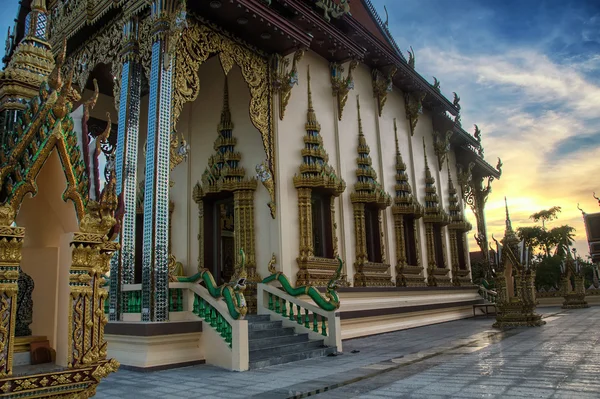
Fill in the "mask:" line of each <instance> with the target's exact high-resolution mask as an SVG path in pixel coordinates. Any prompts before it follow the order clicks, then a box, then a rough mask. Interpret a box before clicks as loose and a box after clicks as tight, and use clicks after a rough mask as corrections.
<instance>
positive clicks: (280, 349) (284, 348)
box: [249, 339, 324, 362]
mask: <svg viewBox="0 0 600 399" xmlns="http://www.w3.org/2000/svg"><path fill="white" fill-rule="evenodd" d="M323 346H324V345H323V340H322V339H319V340H314V341H307V342H306V341H305V342H297V343H291V344H285V345H279V342H277V340H273V346H271V347H269V348H265V349H257V350H252V351H250V353H249V355H250V361H251V362H252V361H254V360H259V359H266V358H271V357H280V356H285V355H287V354H289V353H297V352H304V351H310V350H312V349H317V348H320V347H323Z"/></svg>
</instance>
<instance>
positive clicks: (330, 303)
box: [262, 254, 344, 312]
mask: <svg viewBox="0 0 600 399" xmlns="http://www.w3.org/2000/svg"><path fill="white" fill-rule="evenodd" d="M337 260H338V263H339V265H338V268H337V269H336V271H335V274H334V275H333V277H332V278H331V280H329V282H328V283H327V291H326V292H325V297H323V295H321V293H320V292H319V291H318V290H317V289H316V288H315V287H313V286H312V285H303V286H300V287H292V284H291V283H290V280H289V279H288V278H287V277H286V276H285V274H283V273H282V272H278V271H277V270H276V269H275V262H276V261H275V254H273V256H272V257H271V260H270V261H269V273H271V275H270V276H268V277H267V278H265V279H264V280H263V281H262V282H263V284H268V283H270V282H272V281H278V282H279V283H280V284H281V286H282V287H283V289H284V290H285V292H286V293H287V294H288V295H291V296H294V297H297V296H300V295H308V296H309V297H310V298H311V299H312V300H313V301H314V302H315V303H316V304H317V305H318V306H319V307H320V308H321V309H323V310H325V311H327V312H331V311H333V310H336V309H339V308H340V299H339V297H338V294H337V292H336V291H337V288H338V286H337V283H338V280H339V279H340V277H341V275H342V267H343V265H344V263H343V262H342V260H341V259H340V257H339V256H338V257H337Z"/></svg>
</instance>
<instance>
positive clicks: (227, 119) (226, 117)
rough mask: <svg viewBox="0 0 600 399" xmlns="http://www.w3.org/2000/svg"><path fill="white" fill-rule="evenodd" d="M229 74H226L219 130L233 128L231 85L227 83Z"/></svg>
mask: <svg viewBox="0 0 600 399" xmlns="http://www.w3.org/2000/svg"><path fill="white" fill-rule="evenodd" d="M227 83H228V82H227V75H225V83H224V85H225V87H224V88H223V108H222V109H221V122H220V123H219V128H218V130H219V132H222V131H224V130H233V122H232V121H231V111H230V109H229V86H228V84H227Z"/></svg>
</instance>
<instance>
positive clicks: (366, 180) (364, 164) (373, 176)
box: [356, 96, 378, 193]
mask: <svg viewBox="0 0 600 399" xmlns="http://www.w3.org/2000/svg"><path fill="white" fill-rule="evenodd" d="M356 108H357V113H358V147H357V152H358V159H357V163H358V169H356V177H357V178H358V184H357V188H356V191H357V192H361V191H362V192H366V193H372V192H374V191H376V190H377V188H378V183H377V173H376V172H375V170H374V169H373V167H372V161H371V155H370V154H371V149H370V148H369V146H368V145H367V141H366V139H365V135H364V133H363V127H362V120H361V117H360V98H359V96H356Z"/></svg>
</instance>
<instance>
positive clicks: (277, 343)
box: [246, 315, 336, 370]
mask: <svg viewBox="0 0 600 399" xmlns="http://www.w3.org/2000/svg"><path fill="white" fill-rule="evenodd" d="M246 319H247V320H248V345H249V350H250V365H249V366H250V370H252V369H259V368H263V367H269V366H274V365H276V364H283V363H290V362H295V361H298V360H304V359H310V358H313V357H321V356H326V355H328V354H330V353H335V351H336V350H335V348H330V347H327V346H325V345H324V344H323V340H322V339H320V340H310V339H308V334H296V332H295V331H294V328H293V327H283V324H282V323H283V322H282V321H272V320H271V317H270V316H269V315H249V316H247V317H246Z"/></svg>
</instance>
